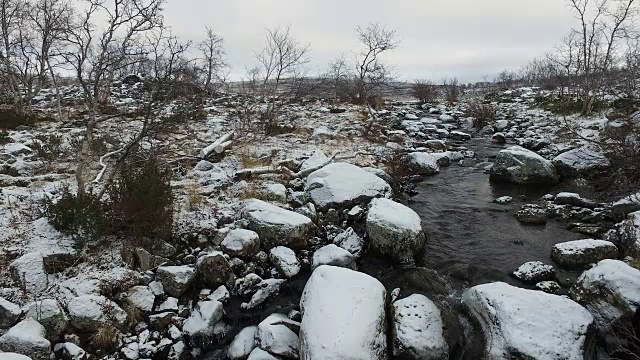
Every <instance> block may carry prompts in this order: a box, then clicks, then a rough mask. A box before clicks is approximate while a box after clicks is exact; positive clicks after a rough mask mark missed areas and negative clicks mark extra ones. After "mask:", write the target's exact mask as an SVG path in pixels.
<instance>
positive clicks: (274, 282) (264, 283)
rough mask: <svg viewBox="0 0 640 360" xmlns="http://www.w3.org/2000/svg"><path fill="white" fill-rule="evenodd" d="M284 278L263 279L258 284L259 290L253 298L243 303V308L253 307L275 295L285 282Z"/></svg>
mask: <svg viewBox="0 0 640 360" xmlns="http://www.w3.org/2000/svg"><path fill="white" fill-rule="evenodd" d="M285 282H286V280H284V279H265V280H261V281H260V282H259V283H258V284H257V287H258V290H257V291H256V292H255V294H253V296H252V297H251V300H250V301H249V302H248V303H242V305H241V307H242V308H243V309H247V310H250V309H253V308H254V307H256V306H258V305H260V304H262V303H263V302H265V301H266V300H267V299H268V298H269V297H271V296H274V295H276V294H277V293H278V291H280V286H282V284H284V283H285Z"/></svg>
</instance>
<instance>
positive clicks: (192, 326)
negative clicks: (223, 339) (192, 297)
mask: <svg viewBox="0 0 640 360" xmlns="http://www.w3.org/2000/svg"><path fill="white" fill-rule="evenodd" d="M223 314H224V311H223V308H222V303H221V302H219V301H200V302H198V304H196V307H195V308H194V309H193V311H192V312H191V316H189V318H188V319H187V321H185V322H184V325H183V326H182V332H183V333H184V334H186V335H188V336H190V337H194V338H198V339H197V340H196V341H198V340H201V339H203V338H208V337H210V336H211V335H212V332H213V326H214V325H215V324H216V323H217V322H218V321H219V320H220V319H221V318H222V315H223ZM192 340H193V339H192Z"/></svg>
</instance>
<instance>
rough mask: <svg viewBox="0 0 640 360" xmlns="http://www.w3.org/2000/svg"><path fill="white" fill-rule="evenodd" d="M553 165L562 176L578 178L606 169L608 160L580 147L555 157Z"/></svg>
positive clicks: (598, 153) (601, 155)
mask: <svg viewBox="0 0 640 360" xmlns="http://www.w3.org/2000/svg"><path fill="white" fill-rule="evenodd" d="M553 165H555V167H556V169H558V172H559V173H560V175H562V176H580V175H588V174H590V173H593V172H594V171H598V170H602V169H606V168H607V167H609V159H607V157H606V156H605V155H604V154H602V153H601V152H598V151H595V150H592V149H589V148H587V147H580V148H577V149H573V150H569V151H567V152H564V153H562V154H560V155H558V156H556V157H555V158H554V159H553Z"/></svg>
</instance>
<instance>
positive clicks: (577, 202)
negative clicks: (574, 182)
mask: <svg viewBox="0 0 640 360" xmlns="http://www.w3.org/2000/svg"><path fill="white" fill-rule="evenodd" d="M554 202H555V203H556V205H571V206H577V207H583V208H589V209H593V208H596V207H597V206H598V204H596V203H595V202H593V201H591V200H589V199H585V198H583V197H582V196H580V194H576V193H572V192H561V193H558V194H557V195H556V197H555V200H554Z"/></svg>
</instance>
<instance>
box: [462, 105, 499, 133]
mask: <svg viewBox="0 0 640 360" xmlns="http://www.w3.org/2000/svg"><path fill="white" fill-rule="evenodd" d="M467 115H468V116H471V117H473V127H475V128H476V129H478V130H480V129H482V128H483V127H485V126H487V125H489V124H491V123H493V122H494V121H495V119H496V108H495V107H494V106H493V105H491V104H483V103H481V102H472V103H470V104H469V106H468V107H467Z"/></svg>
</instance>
